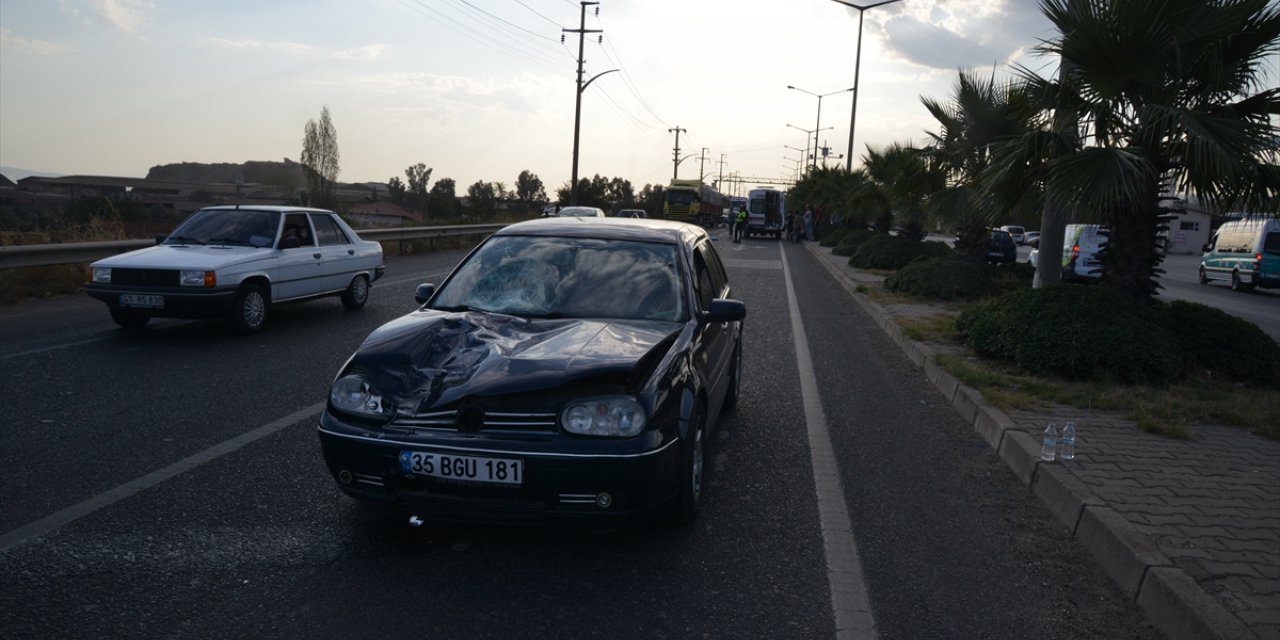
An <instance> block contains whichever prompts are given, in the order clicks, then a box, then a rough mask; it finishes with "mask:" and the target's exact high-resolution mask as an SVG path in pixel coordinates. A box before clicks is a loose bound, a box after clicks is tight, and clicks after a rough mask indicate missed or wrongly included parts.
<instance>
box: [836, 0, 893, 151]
mask: <svg viewBox="0 0 1280 640" xmlns="http://www.w3.org/2000/svg"><path fill="white" fill-rule="evenodd" d="M831 1H832V2H838V3H840V4H842V5H844V6H846V7H852V8H854V9H857V10H858V53H857V55H856V57H855V58H854V63H853V109H852V110H850V112H849V151H848V153H847V154H846V155H847V156H848V158H847V160H846V164H845V171H850V172H852V171H853V127H854V124H855V123H856V122H857V120H858V93H859V92H860V91H861V89H862V85H861V84H860V83H859V81H858V73H859V72H860V71H861V69H862V19H863V18H864V17H865V16H866V13H867V9H874V8H876V7H883V6H884V5H886V4H893V3H894V2H901V1H902V0H883V1H882V2H873V3H871V4H867V5H857V4H853V3H852V2H845V1H844V0H831Z"/></svg>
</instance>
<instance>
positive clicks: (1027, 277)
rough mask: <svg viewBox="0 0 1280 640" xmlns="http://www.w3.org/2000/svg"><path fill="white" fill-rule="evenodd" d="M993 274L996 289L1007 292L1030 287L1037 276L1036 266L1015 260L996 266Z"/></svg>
mask: <svg viewBox="0 0 1280 640" xmlns="http://www.w3.org/2000/svg"><path fill="white" fill-rule="evenodd" d="M992 274H993V275H992V276H991V279H992V281H993V282H994V283H995V285H996V291H998V292H1000V293H1005V292H1008V291H1017V290H1018V289H1026V288H1029V287H1030V286H1031V281H1032V279H1034V278H1035V276H1036V268H1035V267H1033V266H1031V265H1030V264H1029V263H1026V262H1015V263H1013V264H1002V265H1000V266H998V267H996V268H995V269H994V270H993V271H992Z"/></svg>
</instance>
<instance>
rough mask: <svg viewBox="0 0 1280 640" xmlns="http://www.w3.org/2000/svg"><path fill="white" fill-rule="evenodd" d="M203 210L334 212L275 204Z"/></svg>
mask: <svg viewBox="0 0 1280 640" xmlns="http://www.w3.org/2000/svg"><path fill="white" fill-rule="evenodd" d="M200 210H201V211H274V212H277V213H297V212H310V213H333V212H332V211H329V210H328V209H318V208H315V207H286V206H282V205H275V204H220V205H215V206H212V207H200Z"/></svg>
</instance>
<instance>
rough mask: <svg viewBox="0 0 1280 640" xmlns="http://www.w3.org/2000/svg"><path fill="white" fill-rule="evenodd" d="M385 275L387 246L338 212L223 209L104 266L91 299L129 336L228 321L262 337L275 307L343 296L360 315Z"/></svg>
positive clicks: (195, 217) (90, 289)
mask: <svg viewBox="0 0 1280 640" xmlns="http://www.w3.org/2000/svg"><path fill="white" fill-rule="evenodd" d="M384 269H385V266H384V265H383V263H382V245H380V244H378V243H377V242H370V241H367V240H361V239H360V237H359V236H358V235H356V232H355V231H353V230H352V229H351V227H349V226H347V223H346V222H344V221H343V220H342V218H340V217H338V215H337V214H335V213H333V212H332V211H325V210H321V209H309V208H304V207H279V206H220V207H207V208H204V209H201V210H199V211H197V212H195V213H193V214H191V217H189V218H187V219H186V220H185V221H184V222H183V223H182V224H181V225H179V226H178V228H177V229H174V231H173V233H172V234H170V235H169V237H167V238H165V239H163V240H161V241H160V242H159V243H157V245H156V246H154V247H147V248H146V249H138V250H137V251H130V252H128V253H123V254H120V255H118V256H112V257H110V258H105V259H103V260H99V261H97V262H94V263H93V264H92V265H90V281H89V282H87V283H85V292H86V293H88V294H89V295H90V296H93V297H94V298H97V299H99V300H101V301H103V302H104V303H106V305H107V308H108V309H110V311H111V318H112V319H113V320H115V321H116V324H119V325H120V326H122V327H126V328H138V327H142V326H143V325H145V324H147V322H148V321H150V320H151V318H157V317H158V318H210V317H225V318H226V319H227V321H228V322H230V323H231V325H232V326H233V327H235V328H236V329H237V330H239V331H240V332H242V333H253V332H255V331H258V330H259V329H261V328H262V327H263V325H264V324H265V323H266V319H267V312H268V311H269V310H270V308H271V305H273V304H278V303H284V302H298V301H302V300H310V299H314V298H320V297H325V296H339V297H341V298H342V304H343V305H345V306H346V307H347V308H348V309H359V308H361V307H363V306H364V304H365V302H366V301H367V300H368V299H369V285H370V283H372V282H373V281H374V280H377V279H378V278H380V277H381V276H382V273H383V271H384Z"/></svg>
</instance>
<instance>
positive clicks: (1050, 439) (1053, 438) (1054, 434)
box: [1040, 422, 1058, 462]
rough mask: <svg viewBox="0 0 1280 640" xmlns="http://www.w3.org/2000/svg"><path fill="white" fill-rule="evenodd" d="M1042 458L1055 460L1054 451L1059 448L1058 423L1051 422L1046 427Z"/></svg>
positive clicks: (1041, 450) (1041, 451) (1041, 452)
mask: <svg viewBox="0 0 1280 640" xmlns="http://www.w3.org/2000/svg"><path fill="white" fill-rule="evenodd" d="M1041 443H1042V445H1041V447H1040V459H1041V460H1044V461H1045V462H1053V457H1054V452H1055V450H1056V449H1057V448H1058V425H1057V424H1055V423H1052V422H1050V423H1049V426H1047V427H1045V428H1044V439H1043V440H1041Z"/></svg>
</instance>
